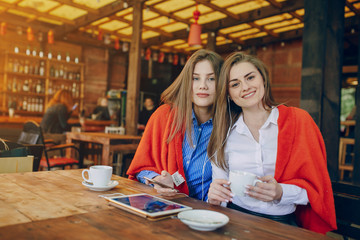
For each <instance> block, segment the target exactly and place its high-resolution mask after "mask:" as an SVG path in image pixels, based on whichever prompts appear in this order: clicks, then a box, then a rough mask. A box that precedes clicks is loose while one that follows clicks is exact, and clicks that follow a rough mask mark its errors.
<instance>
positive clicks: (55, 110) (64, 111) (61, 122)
mask: <svg viewBox="0 0 360 240" xmlns="http://www.w3.org/2000/svg"><path fill="white" fill-rule="evenodd" d="M76 107H77V104H75V105H74V103H73V98H72V95H71V92H70V91H68V90H65V89H60V90H59V91H57V92H56V93H55V95H54V96H53V98H52V99H51V100H50V101H49V103H48V104H47V106H46V108H45V114H44V117H43V118H42V120H41V123H40V126H41V128H42V131H43V132H44V133H64V132H65V131H67V130H68V124H67V120H68V119H69V117H70V116H71V113H72V112H73V111H74V110H75V108H76Z"/></svg>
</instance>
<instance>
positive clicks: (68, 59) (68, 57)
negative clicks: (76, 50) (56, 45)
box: [65, 52, 70, 62]
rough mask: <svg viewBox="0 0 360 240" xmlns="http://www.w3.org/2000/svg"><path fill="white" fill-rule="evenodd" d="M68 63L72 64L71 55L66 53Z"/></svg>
mask: <svg viewBox="0 0 360 240" xmlns="http://www.w3.org/2000/svg"><path fill="white" fill-rule="evenodd" d="M65 60H66V61H67V62H70V54H69V53H68V52H67V53H66V59H65Z"/></svg>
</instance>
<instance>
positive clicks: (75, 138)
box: [66, 132, 141, 166]
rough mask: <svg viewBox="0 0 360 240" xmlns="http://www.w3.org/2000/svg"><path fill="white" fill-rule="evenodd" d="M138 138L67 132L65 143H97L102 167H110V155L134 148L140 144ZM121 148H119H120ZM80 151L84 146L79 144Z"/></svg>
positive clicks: (98, 133) (82, 150)
mask: <svg viewBox="0 0 360 240" xmlns="http://www.w3.org/2000/svg"><path fill="white" fill-rule="evenodd" d="M140 139H141V137H140V136H131V135H120V134H110V133H100V132H67V133H66V142H67V143H72V142H80V143H86V142H90V143H97V144H102V156H101V164H102V165H109V166H111V165H112V158H111V156H112V155H111V153H112V152H113V151H121V150H126V148H134V144H135V147H136V146H137V144H138V143H139V142H140ZM120 146H121V147H120ZM80 151H81V152H84V144H80Z"/></svg>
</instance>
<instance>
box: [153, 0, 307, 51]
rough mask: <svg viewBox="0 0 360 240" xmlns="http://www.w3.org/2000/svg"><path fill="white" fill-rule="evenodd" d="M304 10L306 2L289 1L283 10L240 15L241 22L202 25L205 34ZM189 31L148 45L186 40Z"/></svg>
mask: <svg viewBox="0 0 360 240" xmlns="http://www.w3.org/2000/svg"><path fill="white" fill-rule="evenodd" d="M302 8H304V0H289V1H288V2H287V4H284V5H283V7H282V8H281V9H278V8H275V7H274V6H272V5H270V6H266V7H263V8H260V9H256V10H252V11H249V12H245V13H242V14H239V20H235V19H233V18H230V17H228V18H225V19H220V20H218V21H214V22H211V23H206V24H203V25H202V29H203V32H211V31H212V32H217V31H218V30H219V29H223V28H228V27H232V26H237V25H240V24H243V23H249V22H254V21H256V20H259V19H262V18H267V17H272V16H274V15H278V14H283V13H287V12H293V11H296V10H298V9H302ZM188 34H189V33H188V31H186V30H180V31H176V32H173V35H174V37H173V38H169V37H165V36H159V37H154V38H149V39H148V45H147V46H151V45H156V44H158V43H159V42H167V41H171V40H175V39H185V38H187V36H188Z"/></svg>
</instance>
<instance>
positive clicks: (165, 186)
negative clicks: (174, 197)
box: [143, 177, 179, 192]
mask: <svg viewBox="0 0 360 240" xmlns="http://www.w3.org/2000/svg"><path fill="white" fill-rule="evenodd" d="M143 178H144V179H145V180H148V181H149V182H150V183H152V184H157V185H159V186H160V187H163V188H170V189H172V190H175V191H176V192H179V190H177V189H175V188H173V187H170V186H168V185H166V184H164V183H161V182H158V181H156V180H154V179H150V178H148V177H143Z"/></svg>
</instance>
